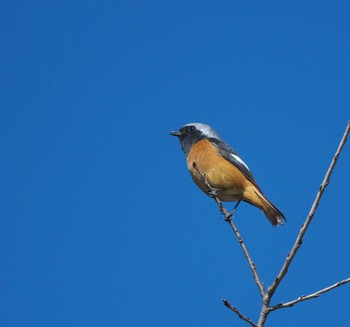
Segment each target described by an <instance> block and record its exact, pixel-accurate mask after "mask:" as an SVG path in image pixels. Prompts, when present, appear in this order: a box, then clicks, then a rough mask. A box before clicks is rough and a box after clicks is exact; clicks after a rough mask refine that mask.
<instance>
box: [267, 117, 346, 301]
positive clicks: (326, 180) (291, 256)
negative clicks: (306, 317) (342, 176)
mask: <svg viewBox="0 0 350 327" xmlns="http://www.w3.org/2000/svg"><path fill="white" fill-rule="evenodd" d="M349 132H350V121H349V122H348V124H347V127H346V129H345V132H344V135H343V137H342V139H341V141H340V143H339V146H338V149H337V151H336V152H335V155H334V157H333V159H332V162H331V164H330V166H329V168H328V170H327V172H326V175H325V177H324V179H323V182H322V184H321V185H320V188H319V190H318V192H317V195H316V198H315V201H314V203H313V204H312V207H311V210H310V212H309V214H308V216H307V217H306V220H305V222H304V224H303V225H302V226H301V228H300V231H299V234H298V236H297V238H296V241H295V243H294V245H293V247H292V250H291V251H290V252H289V253H288V255H287V258H286V260H285V262H284V264H283V266H282V269H281V271H280V272H279V274H278V275H277V277H276V279H275V281H274V282H273V283H272V284H271V286H270V287H269V288H268V291H267V295H268V298H269V299H270V300H271V297H272V296H273V294H274V293H275V291H276V289H277V287H278V285H279V284H280V283H281V281H282V280H283V278H284V276H285V275H286V273H287V271H288V268H289V265H290V264H291V262H292V261H293V259H294V257H295V255H296V254H297V252H298V250H299V248H300V246H301V244H302V241H303V237H304V235H305V233H306V231H307V229H308V227H309V225H310V223H311V220H312V218H313V217H314V214H315V212H316V210H317V207H318V205H319V203H320V200H321V198H322V195H323V192H324V191H325V189H326V187H327V185H328V184H329V181H330V177H331V175H332V172H333V169H334V166H335V164H336V162H337V160H338V158H339V155H340V153H341V151H342V149H343V147H344V145H345V142H346V139H347V137H348V134H349Z"/></svg>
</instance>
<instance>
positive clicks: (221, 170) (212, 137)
mask: <svg viewBox="0 0 350 327" xmlns="http://www.w3.org/2000/svg"><path fill="white" fill-rule="evenodd" d="M169 134H170V135H173V136H177V137H178V138H179V140H180V144H181V147H182V150H183V152H184V153H185V156H186V161H187V167H188V170H189V172H190V174H191V176H192V179H193V181H194V182H195V183H196V184H197V186H198V187H199V188H200V189H201V190H202V191H203V192H205V193H206V194H208V193H209V191H210V189H209V188H208V187H207V185H206V184H205V181H204V178H205V180H206V181H207V182H208V183H209V185H210V186H211V189H212V190H214V191H215V195H216V196H217V197H218V199H219V200H221V201H230V202H234V201H239V202H240V201H244V202H248V203H250V204H251V205H253V206H255V207H258V208H259V209H261V210H262V211H263V213H264V214H265V215H266V217H267V218H268V220H269V221H270V223H271V224H272V225H273V226H276V225H278V224H281V225H282V224H283V220H282V218H283V219H286V218H285V217H284V215H283V213H282V212H281V211H279V210H278V209H277V208H276V207H275V206H274V205H273V204H272V203H271V202H270V201H269V200H268V199H267V198H266V196H265V195H264V194H263V192H262V191H261V189H260V187H259V186H258V184H257V182H256V181H255V179H254V177H253V175H252V173H251V171H250V169H249V168H248V166H247V165H246V164H245V163H244V161H243V160H242V159H241V158H240V157H239V156H238V154H237V153H236V151H235V150H233V149H232V148H231V147H230V146H229V145H228V144H227V143H226V142H224V141H223V140H222V139H221V138H220V136H219V135H218V134H217V133H216V132H215V131H214V130H213V129H212V127H210V126H209V125H205V124H201V123H191V124H187V125H184V126H183V127H181V128H180V129H179V130H178V131H173V132H170V133H169ZM201 174H202V175H203V176H202V175H201Z"/></svg>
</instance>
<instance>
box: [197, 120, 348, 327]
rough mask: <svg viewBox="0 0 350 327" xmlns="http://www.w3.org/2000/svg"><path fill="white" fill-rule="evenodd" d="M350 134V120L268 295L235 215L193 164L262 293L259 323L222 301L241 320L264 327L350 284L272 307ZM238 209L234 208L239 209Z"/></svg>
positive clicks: (340, 282)
mask: <svg viewBox="0 0 350 327" xmlns="http://www.w3.org/2000/svg"><path fill="white" fill-rule="evenodd" d="M349 132H350V121H349V122H348V124H347V127H346V129H345V132H344V135H343V137H342V139H341V141H340V143H339V146H338V148H337V150H336V152H335V155H334V156H333V159H332V161H331V164H330V166H329V168H328V170H327V172H326V175H325V177H324V179H323V181H322V184H321V185H320V187H319V190H318V192H317V194H316V198H315V200H314V202H313V204H312V207H311V209H310V212H309V214H308V215H307V217H306V219H305V222H304V224H303V225H302V226H301V228H300V231H299V233H298V235H297V238H296V240H295V243H294V245H293V247H292V249H291V251H290V252H289V253H288V255H287V257H286V259H285V261H284V263H283V265H282V268H281V270H280V272H279V274H278V275H277V277H276V278H275V280H274V282H273V283H272V284H271V285H270V286H269V287H268V289H267V291H266V292H265V290H264V285H263V283H262V281H261V279H260V277H259V275H258V272H257V269H256V266H255V264H254V262H253V260H252V258H251V256H250V254H249V252H248V249H247V246H246V244H245V242H244V240H243V238H242V237H241V235H240V233H239V231H238V229H237V227H236V225H235V224H234V222H233V220H232V219H231V217H232V213H233V212H232V213H230V212H229V211H228V210H227V209H226V208H225V207H224V205H223V204H222V202H221V201H220V200H219V199H218V197H217V196H216V192H215V189H213V188H212V186H211V185H210V184H209V183H208V181H207V179H206V177H205V175H204V173H203V172H202V171H201V170H200V169H199V168H198V166H197V165H196V163H194V164H193V167H194V168H195V169H196V170H197V171H198V173H199V174H200V176H201V177H202V179H203V181H204V183H205V185H206V186H207V188H208V191H209V192H208V193H209V195H210V196H211V197H212V198H213V199H214V200H215V202H216V203H217V204H218V206H219V209H220V211H221V213H222V214H223V215H224V219H225V221H227V222H228V223H229V224H230V227H231V229H232V231H233V232H234V234H235V236H236V238H237V240H238V242H239V245H240V246H241V248H242V251H243V254H244V256H245V258H246V259H247V261H248V264H249V267H250V269H251V271H252V273H253V278H254V281H255V283H256V285H257V286H258V289H259V293H260V296H261V299H262V307H261V312H260V317H259V320H258V322H257V323H256V324H255V323H254V322H253V321H252V320H251V319H249V318H248V317H247V316H245V315H243V314H242V313H241V312H240V311H239V310H238V309H237V308H236V307H234V306H232V305H231V304H230V302H229V301H228V300H225V299H223V303H224V305H225V306H226V307H227V308H229V309H230V310H231V311H232V312H234V313H235V314H236V315H237V316H238V317H239V318H240V319H242V320H244V321H245V322H247V323H249V324H250V325H251V326H253V327H263V326H264V325H265V322H266V319H267V317H268V315H269V314H270V313H271V312H272V311H275V310H278V309H283V308H288V307H292V306H293V305H295V304H297V303H300V302H303V301H306V300H309V299H313V298H316V297H318V296H320V295H321V294H323V293H326V292H329V291H331V290H333V289H335V288H337V287H340V286H341V285H344V284H347V283H349V282H350V278H347V279H344V280H342V281H339V282H337V283H335V284H333V285H330V286H328V287H326V288H324V289H321V290H319V291H317V292H314V293H312V294H309V295H302V296H299V297H298V298H297V299H295V300H292V301H289V302H285V303H279V304H276V305H274V306H270V302H271V299H272V297H273V295H274V294H275V292H276V290H277V288H278V286H279V285H280V283H281V281H282V280H283V278H284V277H285V276H286V274H287V272H288V268H289V266H290V264H291V263H292V261H293V259H294V257H295V255H296V254H297V252H298V250H299V248H300V246H301V244H302V241H303V237H304V235H305V233H306V231H307V229H308V227H309V226H310V223H311V221H312V219H313V217H314V215H315V213H316V210H317V208H318V205H319V203H320V201H321V198H322V195H323V193H324V191H325V189H326V187H327V186H328V184H329V182H330V177H331V175H332V172H333V169H334V167H335V165H336V163H337V160H338V158H339V155H340V153H341V151H342V150H343V147H344V145H345V142H346V140H347V137H348V135H349ZM236 207H237V206H236ZM236 207H235V208H236Z"/></svg>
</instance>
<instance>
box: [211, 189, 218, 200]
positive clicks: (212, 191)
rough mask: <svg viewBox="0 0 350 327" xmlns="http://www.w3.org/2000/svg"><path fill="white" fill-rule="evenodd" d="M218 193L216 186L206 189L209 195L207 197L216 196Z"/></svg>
mask: <svg viewBox="0 0 350 327" xmlns="http://www.w3.org/2000/svg"><path fill="white" fill-rule="evenodd" d="M218 194H219V189H217V188H211V189H210V190H209V191H208V195H209V197H211V198H214V197H216V196H217V195H218Z"/></svg>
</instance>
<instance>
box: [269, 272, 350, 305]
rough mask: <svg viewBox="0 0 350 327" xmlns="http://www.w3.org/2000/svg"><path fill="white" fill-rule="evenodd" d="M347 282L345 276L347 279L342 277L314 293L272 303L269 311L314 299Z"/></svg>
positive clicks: (349, 281)
mask: <svg viewBox="0 0 350 327" xmlns="http://www.w3.org/2000/svg"><path fill="white" fill-rule="evenodd" d="M347 283H350V278H347V279H344V280H342V281H340V282H337V283H335V284H333V285H331V286H328V287H326V288H324V289H322V290H319V291H317V292H315V293H312V294H309V295H302V296H299V297H298V298H297V299H295V300H293V301H289V302H285V303H279V304H276V305H274V306H273V307H271V311H273V310H277V309H283V308H289V307H292V306H293V305H295V304H297V303H300V302H302V301H306V300H310V299H314V298H316V297H319V296H320V295H322V294H323V293H326V292H329V291H331V290H333V289H335V288H337V287H339V286H341V285H344V284H347Z"/></svg>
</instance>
